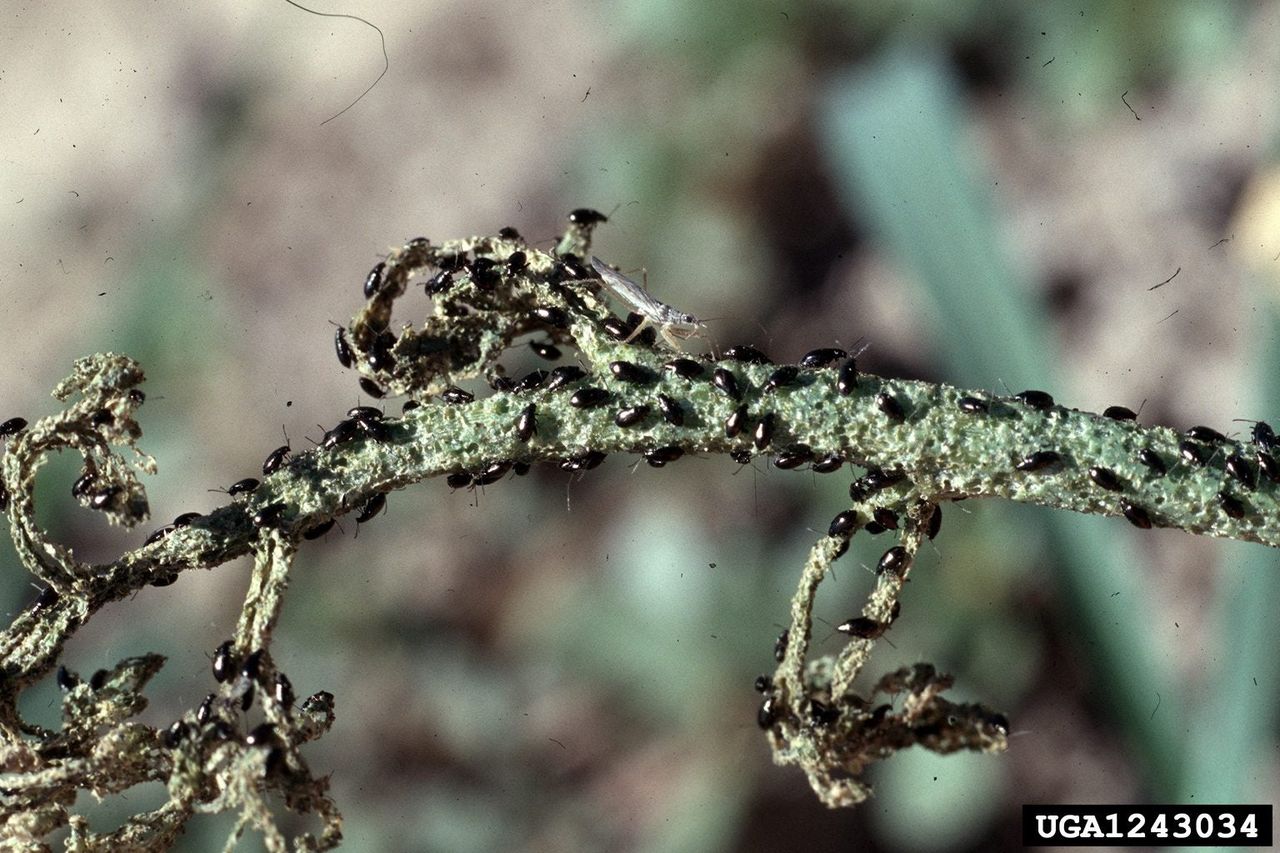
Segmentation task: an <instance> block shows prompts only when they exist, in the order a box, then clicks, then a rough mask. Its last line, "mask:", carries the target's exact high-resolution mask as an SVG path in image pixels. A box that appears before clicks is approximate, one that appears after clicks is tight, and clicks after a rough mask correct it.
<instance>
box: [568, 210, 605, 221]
mask: <svg viewBox="0 0 1280 853" xmlns="http://www.w3.org/2000/svg"><path fill="white" fill-rule="evenodd" d="M569 221H570V222H572V223H573V224H574V225H598V224H599V223H601V222H608V221H609V217H607V216H605V215H604V214H603V213H601V212H600V211H598V210H592V209H591V208H589V207H579V208H577V209H575V210H571V211H569Z"/></svg>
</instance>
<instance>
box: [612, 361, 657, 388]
mask: <svg viewBox="0 0 1280 853" xmlns="http://www.w3.org/2000/svg"><path fill="white" fill-rule="evenodd" d="M609 372H610V373H612V374H613V375H614V377H615V378H616V379H618V380H619V381H621V382H631V383H634V384H645V383H648V382H652V381H653V380H654V379H655V378H656V377H655V376H654V375H653V371H651V370H649V368H647V367H641V366H640V365H638V364H634V363H632V362H630V361H612V362H609Z"/></svg>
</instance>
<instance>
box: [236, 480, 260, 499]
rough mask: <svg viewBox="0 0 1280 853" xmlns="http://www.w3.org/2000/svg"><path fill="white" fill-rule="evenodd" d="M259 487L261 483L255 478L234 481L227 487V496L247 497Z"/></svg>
mask: <svg viewBox="0 0 1280 853" xmlns="http://www.w3.org/2000/svg"><path fill="white" fill-rule="evenodd" d="M260 485H262V484H261V482H260V481H258V480H256V479H255V478H253V477H245V478H244V479H243V480H236V481H235V482H234V483H232V484H231V485H230V486H227V494H228V495H230V496H231V497H235V496H236V495H247V494H249V493H250V492H252V491H253V490H254V489H256V488H258V486H260Z"/></svg>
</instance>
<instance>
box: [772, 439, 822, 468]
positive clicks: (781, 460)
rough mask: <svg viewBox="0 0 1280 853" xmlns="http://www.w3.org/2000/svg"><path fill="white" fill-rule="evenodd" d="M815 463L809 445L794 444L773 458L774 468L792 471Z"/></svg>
mask: <svg viewBox="0 0 1280 853" xmlns="http://www.w3.org/2000/svg"><path fill="white" fill-rule="evenodd" d="M811 461H813V450H812V449H811V448H810V447H809V445H807V444H793V445H791V446H790V447H788V448H787V449H785V450H783V451H782V452H781V453H779V454H778V455H777V456H775V457H773V467H775V468H781V469H782V470H784V471H790V470H791V469H793V468H799V467H800V466H801V465H803V464H805V463H806V462H811Z"/></svg>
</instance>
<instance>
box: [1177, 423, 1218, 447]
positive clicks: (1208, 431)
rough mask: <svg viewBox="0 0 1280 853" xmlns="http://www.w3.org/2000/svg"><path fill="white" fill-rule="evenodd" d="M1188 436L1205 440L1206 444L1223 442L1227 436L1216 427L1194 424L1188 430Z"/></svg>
mask: <svg viewBox="0 0 1280 853" xmlns="http://www.w3.org/2000/svg"><path fill="white" fill-rule="evenodd" d="M1186 436H1187V438H1192V439H1195V440H1196V441H1203V442H1204V443H1205V444H1222V443H1223V442H1225V441H1226V440H1227V437H1226V436H1225V435H1223V434H1222V433H1220V432H1218V431H1217V430H1216V429H1213V428H1212V427H1207V426H1193V427H1192V428H1191V429H1189V430H1187V432H1186Z"/></svg>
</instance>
